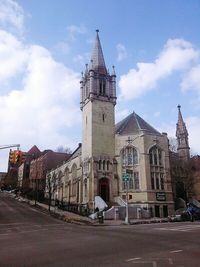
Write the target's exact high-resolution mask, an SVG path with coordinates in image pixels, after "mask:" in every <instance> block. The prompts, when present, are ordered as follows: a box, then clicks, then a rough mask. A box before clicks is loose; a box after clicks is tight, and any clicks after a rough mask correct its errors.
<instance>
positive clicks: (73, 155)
mask: <svg viewBox="0 0 200 267" xmlns="http://www.w3.org/2000/svg"><path fill="white" fill-rule="evenodd" d="M81 153H82V144H81V143H79V144H78V147H77V148H76V149H75V150H74V152H73V153H72V154H71V155H70V157H69V158H68V161H70V160H72V159H74V158H76V157H77V156H79V155H80V154H81Z"/></svg>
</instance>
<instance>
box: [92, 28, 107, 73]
mask: <svg viewBox="0 0 200 267" xmlns="http://www.w3.org/2000/svg"><path fill="white" fill-rule="evenodd" d="M96 32H97V34H96V40H95V44H94V48H93V51H92V56H91V61H92V67H93V69H94V70H95V71H97V72H99V73H101V74H106V73H107V70H106V65H105V61H104V56H103V51H102V48H101V43H100V40H99V34H98V32H99V31H98V30H96Z"/></svg>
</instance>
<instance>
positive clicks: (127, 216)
mask: <svg viewBox="0 0 200 267" xmlns="http://www.w3.org/2000/svg"><path fill="white" fill-rule="evenodd" d="M125 223H126V224H129V214H128V180H126V218H125Z"/></svg>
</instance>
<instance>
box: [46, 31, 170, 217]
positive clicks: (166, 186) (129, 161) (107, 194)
mask: <svg viewBox="0 0 200 267" xmlns="http://www.w3.org/2000/svg"><path fill="white" fill-rule="evenodd" d="M116 102H117V97H116V73H115V68H114V66H113V68H112V72H111V73H109V71H108V69H107V67H106V64H105V60H104V56H103V51H102V47H101V43H100V39H99V33H98V31H97V32H96V39H95V44H94V48H93V52H92V55H91V61H90V63H89V64H88V65H86V69H85V72H84V73H82V78H81V81H80V109H81V112H82V144H79V147H78V148H77V149H76V150H75V151H74V153H73V154H72V155H71V157H70V158H69V159H68V160H67V161H66V162H65V163H64V164H62V165H61V166H59V167H58V168H56V169H54V170H52V171H50V172H49V173H48V174H47V178H46V185H47V187H48V185H49V186H50V184H51V185H52V184H53V183H54V186H52V188H54V189H55V190H54V191H53V194H54V198H58V199H59V200H60V201H64V202H67V203H72V204H73V203H74V204H86V205H87V206H88V207H89V208H90V209H91V210H92V209H93V210H94V207H95V203H94V202H95V197H96V196H99V197H100V198H102V199H103V200H104V201H105V202H106V203H107V204H108V205H109V206H112V205H120V204H121V203H124V202H125V201H126V197H127V196H128V203H129V206H133V207H134V206H135V207H140V208H141V209H145V210H148V211H149V212H150V214H151V216H152V217H153V216H156V217H167V216H168V214H171V213H172V212H173V210H174V202H173V196H172V185H171V176H170V165H169V143H168V138H167V134H166V133H160V132H158V131H157V130H156V129H154V128H153V127H152V126H151V125H149V124H148V123H147V122H146V121H144V120H143V119H142V118H141V117H140V116H139V115H137V114H136V113H135V112H134V111H133V112H132V113H131V114H130V115H129V116H127V117H126V118H124V119H123V120H122V121H120V122H118V123H117V124H115V105H116ZM48 181H50V183H49V182H48ZM48 190H49V189H48V188H46V193H48Z"/></svg>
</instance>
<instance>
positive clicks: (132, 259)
mask: <svg viewBox="0 0 200 267" xmlns="http://www.w3.org/2000/svg"><path fill="white" fill-rule="evenodd" d="M136 260H141V258H131V259H128V260H126V261H127V262H129V261H136Z"/></svg>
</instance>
